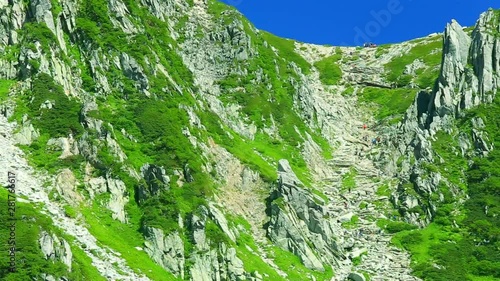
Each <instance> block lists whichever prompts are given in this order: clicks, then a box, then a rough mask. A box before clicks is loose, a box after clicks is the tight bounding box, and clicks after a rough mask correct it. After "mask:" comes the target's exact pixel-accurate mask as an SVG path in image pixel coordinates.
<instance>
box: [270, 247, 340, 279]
mask: <svg viewBox="0 0 500 281" xmlns="http://www.w3.org/2000/svg"><path fill="white" fill-rule="evenodd" d="M269 256H270V257H271V258H273V260H274V263H276V265H277V266H278V267H279V268H282V269H284V270H285V272H286V273H287V274H288V277H287V278H286V279H287V280H304V276H311V275H312V276H314V277H315V278H316V280H330V279H331V278H332V276H333V271H332V268H331V267H330V266H325V272H317V271H313V270H310V269H308V268H307V267H305V266H304V265H303V264H302V262H301V261H300V258H299V257H297V256H295V255H294V254H292V253H290V252H288V251H285V250H283V249H280V248H278V247H276V246H271V247H269ZM287 269H288V270H287Z"/></svg>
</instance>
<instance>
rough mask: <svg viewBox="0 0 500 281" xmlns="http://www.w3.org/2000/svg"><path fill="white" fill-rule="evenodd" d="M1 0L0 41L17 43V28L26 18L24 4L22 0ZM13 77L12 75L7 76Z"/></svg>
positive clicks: (4, 44)
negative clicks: (10, 1) (10, 0)
mask: <svg viewBox="0 0 500 281" xmlns="http://www.w3.org/2000/svg"><path fill="white" fill-rule="evenodd" d="M12 2H13V3H9V1H2V2H1V4H0V6H1V10H0V43H1V45H3V46H6V45H8V44H16V43H18V34H17V30H18V29H20V28H21V26H22V25H23V23H24V21H25V19H26V11H25V8H26V6H25V5H23V3H22V1H19V0H17V1H12ZM7 77H9V78H14V76H7Z"/></svg>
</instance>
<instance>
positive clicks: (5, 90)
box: [0, 79, 15, 103]
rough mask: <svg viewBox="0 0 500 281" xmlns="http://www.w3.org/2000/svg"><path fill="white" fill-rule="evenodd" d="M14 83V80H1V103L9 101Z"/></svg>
mask: <svg viewBox="0 0 500 281" xmlns="http://www.w3.org/2000/svg"><path fill="white" fill-rule="evenodd" d="M14 83H15V81H12V80H4V79H0V103H1V102H4V101H5V100H6V99H7V97H8V95H9V90H10V87H12V85H14Z"/></svg>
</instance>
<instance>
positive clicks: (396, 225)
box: [377, 219, 417, 233]
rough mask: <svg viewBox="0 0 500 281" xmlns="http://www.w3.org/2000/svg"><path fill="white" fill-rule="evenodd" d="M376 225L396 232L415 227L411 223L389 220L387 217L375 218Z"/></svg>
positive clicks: (390, 231)
mask: <svg viewBox="0 0 500 281" xmlns="http://www.w3.org/2000/svg"><path fill="white" fill-rule="evenodd" d="M377 226H378V227H380V228H381V229H384V230H385V231H387V232H389V233H398V232H401V231H405V230H412V229H416V228H417V227H416V226H415V225H413V224H408V223H405V222H402V221H391V220H387V219H379V220H377Z"/></svg>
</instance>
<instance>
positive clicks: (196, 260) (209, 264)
mask: <svg viewBox="0 0 500 281" xmlns="http://www.w3.org/2000/svg"><path fill="white" fill-rule="evenodd" d="M221 245H222V246H221V247H220V248H219V249H218V251H217V250H215V249H212V250H210V251H208V252H206V253H204V254H195V255H194V256H193V257H192V258H191V259H192V262H193V266H192V267H191V269H190V273H191V279H190V280H193V281H212V280H231V281H239V280H260V279H258V278H256V277H252V276H251V275H250V274H249V273H245V270H244V268H243V262H242V261H241V260H240V259H239V258H238V257H237V256H236V250H235V249H234V248H227V247H226V246H225V244H221Z"/></svg>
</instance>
